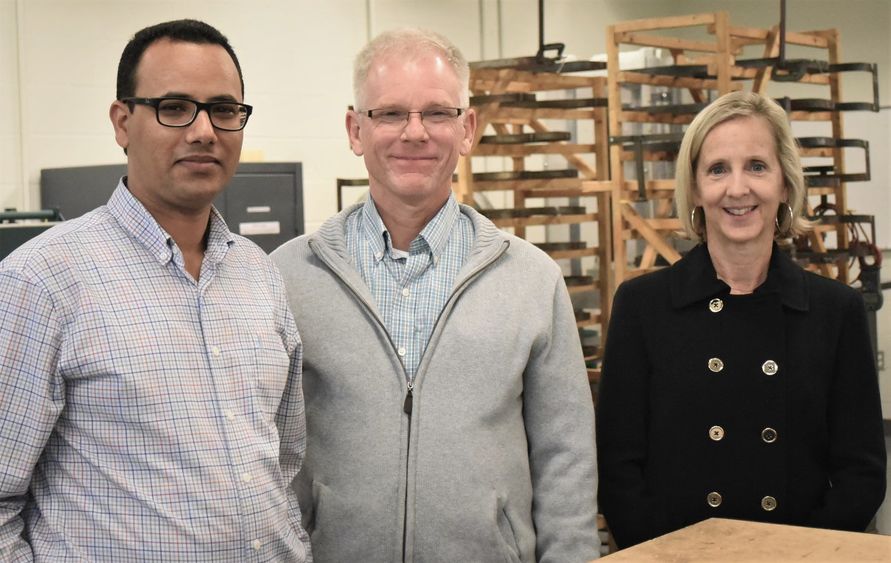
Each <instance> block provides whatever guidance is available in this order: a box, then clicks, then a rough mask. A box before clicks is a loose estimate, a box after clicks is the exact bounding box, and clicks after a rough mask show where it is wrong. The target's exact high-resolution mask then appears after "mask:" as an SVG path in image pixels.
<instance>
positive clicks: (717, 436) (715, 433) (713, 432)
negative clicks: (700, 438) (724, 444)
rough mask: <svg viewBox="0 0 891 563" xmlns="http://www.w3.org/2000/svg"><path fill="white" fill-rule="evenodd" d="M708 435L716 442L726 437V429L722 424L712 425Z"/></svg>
mask: <svg viewBox="0 0 891 563" xmlns="http://www.w3.org/2000/svg"><path fill="white" fill-rule="evenodd" d="M708 437H709V438H711V439H712V440H714V441H715V442H720V441H721V440H723V439H724V429H723V428H721V427H720V426H712V427H711V428H709V429H708Z"/></svg>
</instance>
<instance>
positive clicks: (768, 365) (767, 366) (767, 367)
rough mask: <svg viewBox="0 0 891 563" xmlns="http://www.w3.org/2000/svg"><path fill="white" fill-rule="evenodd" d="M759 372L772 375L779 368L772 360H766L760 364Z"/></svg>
mask: <svg viewBox="0 0 891 563" xmlns="http://www.w3.org/2000/svg"><path fill="white" fill-rule="evenodd" d="M761 371H763V372H764V375H774V374H775V373H776V372H778V371H780V366H778V365H777V363H776V362H775V361H773V360H767V361H766V362H764V363H763V364H761Z"/></svg>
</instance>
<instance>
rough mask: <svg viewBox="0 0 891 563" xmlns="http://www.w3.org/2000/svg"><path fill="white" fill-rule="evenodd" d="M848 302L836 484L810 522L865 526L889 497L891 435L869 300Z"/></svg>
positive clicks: (832, 412) (836, 382)
mask: <svg viewBox="0 0 891 563" xmlns="http://www.w3.org/2000/svg"><path fill="white" fill-rule="evenodd" d="M846 294H847V295H848V296H849V299H848V300H847V303H846V304H845V308H844V310H845V314H844V320H843V325H842V327H841V330H840V331H839V342H838V346H837V355H836V358H835V376H834V378H833V380H832V383H831V385H830V389H829V391H828V394H829V399H828V401H829V404H828V410H827V413H826V414H827V426H828V430H829V448H828V454H829V457H828V463H829V475H830V481H831V486H830V488H829V489H828V492H827V493H826V496H825V497H824V499H823V503H822V505H821V506H820V507H819V508H818V509H817V510H816V511H815V512H814V513H813V514H811V515H810V519H809V522H808V523H809V524H810V525H811V526H815V527H820V528H833V529H839V530H852V531H863V530H864V529H866V526H867V525H868V524H869V522H870V520H871V519H872V517H873V516H874V515H875V513H876V511H877V510H878V508H879V505H881V503H882V500H883V499H884V497H885V479H886V473H885V465H886V460H887V458H886V453H885V438H884V431H883V425H882V407H881V400H880V398H879V384H878V377H877V375H876V368H875V362H874V356H873V351H872V346H871V344H870V337H869V331H868V329H867V322H866V312H865V309H864V306H863V299H862V298H861V297H860V295H859V294H857V293H855V292H846Z"/></svg>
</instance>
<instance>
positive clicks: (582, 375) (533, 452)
mask: <svg viewBox="0 0 891 563" xmlns="http://www.w3.org/2000/svg"><path fill="white" fill-rule="evenodd" d="M468 75H469V69H468V64H467V61H466V60H465V59H464V57H463V56H462V55H461V53H460V51H459V50H458V49H457V48H456V47H455V46H454V45H453V44H452V43H451V42H449V41H448V40H447V39H446V38H444V37H442V36H440V35H438V34H435V33H430V32H425V31H421V30H397V31H390V32H385V33H383V34H381V35H379V36H378V37H377V38H375V39H374V40H372V41H371V42H370V43H369V44H368V45H367V46H366V47H365V48H364V49H363V50H362V51H361V52H360V53H359V55H358V56H357V57H356V63H355V68H354V90H355V92H354V93H355V100H354V107H355V110H350V111H348V112H347V115H346V128H347V134H348V135H349V140H350V146H351V148H352V150H353V152H354V153H355V154H356V155H358V156H362V157H363V158H364V160H365V166H366V168H367V169H368V176H369V195H370V198H369V199H368V200H367V201H366V202H365V203H363V204H357V205H353V206H351V207H349V208H347V209H344V210H343V211H342V212H341V213H339V214H338V215H336V216H334V217H332V218H331V219H329V220H328V221H326V222H325V223H324V224H323V225H322V227H321V228H320V229H319V230H318V231H317V232H315V233H312V234H309V235H306V236H302V237H300V238H298V239H296V240H294V241H291V242H288V243H286V244H285V245H283V246H282V247H281V248H279V249H277V250H276V251H275V252H274V253H273V259H274V260H275V262H276V264H277V265H278V266H279V268H280V269H281V271H282V275H283V277H284V279H285V283H286V285H287V288H288V295H289V301H290V304H291V308H292V311H293V312H294V316H295V318H296V319H297V322H298V326H301V327H309V328H308V330H307V331H306V332H305V333H304V334H303V344H304V348H303V350H304V392H305V396H306V413H307V432H308V434H307V457H306V465H305V466H304V469H303V471H301V473H300V474H299V475H298V477H297V480H296V481H295V486H296V488H297V490H298V492H299V497H300V503H301V507H302V508H303V509H304V522H305V525H306V527H307V530H308V531H309V532H310V536H311V538H312V543H313V552H314V553H315V555H316V557H317V559H318V560H319V561H336V562H340V561H362V562H367V563H378V562H382V563H383V562H387V563H390V562H394V561H404V562H413V561H414V562H421V561H424V562H426V561H449V562H451V561H461V562H465V561H467V562H470V561H473V562H490V561H518V562H519V561H522V562H532V561H541V562H561V563H563V562H570V561H573V562H574V561H588V560H590V559H593V558H595V557H597V556H598V553H599V547H600V539H599V537H598V535H597V523H596V512H597V510H596V499H595V490H596V469H595V455H594V413H593V408H592V404H591V391H590V388H589V386H588V381H587V376H586V371H585V364H584V359H583V356H582V350H581V345H580V341H579V337H578V332H577V329H576V324H575V317H574V315H573V311H572V305H571V303H570V300H569V295H568V293H567V290H566V286H565V284H564V281H563V276H562V273H561V271H560V268H559V266H558V265H557V264H556V263H555V262H554V261H553V260H551V259H550V258H549V257H548V256H547V255H546V254H544V253H543V252H541V251H540V250H538V249H536V248H535V247H534V246H533V245H531V244H530V243H528V242H526V241H524V240H521V239H519V238H517V237H514V236H511V235H508V234H506V233H504V232H502V231H499V230H498V229H497V228H496V227H495V225H493V224H492V222H491V221H489V220H488V219H486V218H485V217H483V216H482V215H481V214H479V213H477V212H476V211H474V210H473V209H472V208H471V207H468V206H466V205H459V204H458V202H457V201H456V200H455V197H454V196H453V195H452V191H451V184H452V174H453V173H454V171H455V168H456V165H457V162H458V158H459V157H460V156H461V155H468V153H469V152H470V148H471V144H472V142H473V138H474V131H475V129H476V126H477V121H476V113H475V111H474V110H473V109H472V108H470V107H469V103H468V102H469V100H468V98H469V95H468V94H469V93H468Z"/></svg>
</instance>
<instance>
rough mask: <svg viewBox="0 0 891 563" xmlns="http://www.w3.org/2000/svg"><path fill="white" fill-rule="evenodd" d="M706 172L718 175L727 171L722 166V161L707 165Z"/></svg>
mask: <svg viewBox="0 0 891 563" xmlns="http://www.w3.org/2000/svg"><path fill="white" fill-rule="evenodd" d="M707 172H708V174H709V175H710V176H720V175H721V174H724V173H725V172H727V168H726V167H725V166H724V164H723V163H721V162H716V163H715V164H712V165H711V166H709V167H708V170H707Z"/></svg>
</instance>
